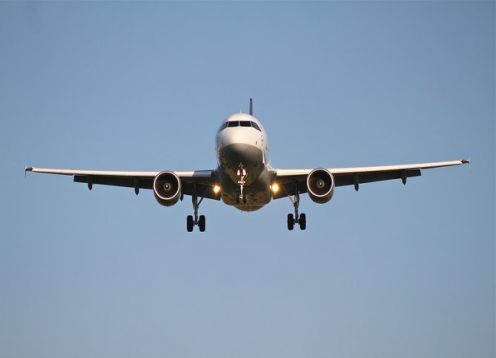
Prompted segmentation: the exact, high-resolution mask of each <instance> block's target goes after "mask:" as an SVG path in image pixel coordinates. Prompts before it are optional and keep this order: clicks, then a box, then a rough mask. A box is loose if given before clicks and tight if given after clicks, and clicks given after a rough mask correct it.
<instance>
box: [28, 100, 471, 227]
mask: <svg viewBox="0 0 496 358" xmlns="http://www.w3.org/2000/svg"><path fill="white" fill-rule="evenodd" d="M215 147H216V152H217V162H218V165H217V168H216V169H209V170H193V171H170V170H165V171H151V172H142V171H100V170H73V169H47V168H36V167H27V168H26V169H25V170H26V171H28V172H35V173H47V174H60V175H70V176H72V177H73V178H74V181H75V182H78V183H86V184H87V185H88V188H89V189H90V190H91V188H92V187H93V185H94V184H102V185H114V186H123V187H129V188H134V192H135V193H136V195H138V193H139V190H140V189H151V190H153V193H154V195H155V198H156V199H157V201H158V202H159V203H160V204H161V205H164V206H172V205H174V204H176V203H177V202H178V201H179V200H183V198H184V195H190V196H191V198H192V202H193V212H194V215H188V216H187V220H186V227H187V230H188V231H189V232H191V231H193V227H194V226H198V228H199V229H200V231H202V232H203V231H205V216H204V215H198V209H199V207H200V204H201V202H202V200H203V199H204V198H207V199H214V200H222V201H223V202H224V203H225V204H227V205H231V206H234V207H235V208H237V209H239V210H243V211H253V210H257V209H260V208H261V207H263V206H264V205H266V204H268V203H269V202H270V201H271V200H272V199H279V198H283V197H289V199H290V200H291V202H292V204H293V207H294V214H292V213H291V214H288V216H287V226H288V230H293V228H294V225H295V224H298V225H299V226H300V229H301V230H305V228H306V225H307V224H306V216H305V214H303V213H299V211H298V209H299V205H300V194H303V193H308V196H309V197H310V199H312V200H313V201H314V202H316V203H318V204H324V203H327V202H328V201H329V200H331V198H332V196H333V194H334V188H335V187H338V186H343V185H354V187H355V190H356V191H358V189H359V186H360V184H363V183H370V182H375V181H382V180H390V179H401V181H402V182H403V184H406V181H407V178H409V177H415V176H420V172H421V170H423V169H430V168H438V167H448V166H454V165H461V164H466V163H468V160H465V159H463V160H454V161H446V162H434V163H421V164H402V165H388V166H373V167H354V168H311V169H276V168H273V167H272V166H271V165H270V162H269V150H268V139H267V133H266V131H265V129H264V127H263V126H262V123H261V122H260V120H259V119H258V118H256V117H255V116H254V115H253V102H252V100H251V99H250V109H249V112H248V113H236V114H233V115H231V116H229V117H228V118H227V119H226V120H224V121H223V122H222V125H221V126H220V128H219V130H218V131H217V136H216V140H215Z"/></svg>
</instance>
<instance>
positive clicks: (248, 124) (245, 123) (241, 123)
mask: <svg viewBox="0 0 496 358" xmlns="http://www.w3.org/2000/svg"><path fill="white" fill-rule="evenodd" d="M228 127H253V128H255V129H256V130H257V131H260V132H261V131H262V130H261V129H260V127H259V126H258V124H256V123H255V122H252V121H228V122H224V123H222V125H221V126H220V128H219V132H220V131H221V130H223V129H224V128H228Z"/></svg>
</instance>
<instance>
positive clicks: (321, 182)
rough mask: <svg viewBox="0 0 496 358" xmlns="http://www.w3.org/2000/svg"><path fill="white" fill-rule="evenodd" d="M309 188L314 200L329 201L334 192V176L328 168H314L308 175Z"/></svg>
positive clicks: (317, 201) (320, 202)
mask: <svg viewBox="0 0 496 358" xmlns="http://www.w3.org/2000/svg"><path fill="white" fill-rule="evenodd" d="M307 190H308V196H310V199H312V200H313V201H314V202H316V203H319V204H324V203H327V202H328V201H329V200H331V198H332V195H333V194H334V177H333V176H332V174H331V173H330V172H329V171H328V170H327V169H314V170H312V171H311V172H310V174H308V176H307Z"/></svg>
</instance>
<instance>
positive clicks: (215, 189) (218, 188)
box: [213, 184, 220, 194]
mask: <svg viewBox="0 0 496 358" xmlns="http://www.w3.org/2000/svg"><path fill="white" fill-rule="evenodd" d="M213 191H214V194H219V193H220V186H219V185H217V184H215V185H214V188H213Z"/></svg>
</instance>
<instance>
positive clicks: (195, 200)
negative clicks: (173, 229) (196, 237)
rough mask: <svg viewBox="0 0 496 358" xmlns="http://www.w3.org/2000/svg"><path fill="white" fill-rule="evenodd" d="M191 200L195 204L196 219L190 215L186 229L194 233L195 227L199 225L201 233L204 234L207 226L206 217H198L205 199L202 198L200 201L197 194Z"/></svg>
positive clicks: (187, 218)
mask: <svg viewBox="0 0 496 358" xmlns="http://www.w3.org/2000/svg"><path fill="white" fill-rule="evenodd" d="M191 198H192V202H193V210H194V217H193V215H188V216H187V217H186V229H187V230H188V232H192V231H193V227H194V226H195V225H198V228H199V229H200V232H204V231H205V225H206V222H205V215H200V216H198V208H199V207H200V204H201V202H202V201H203V198H200V200H198V196H197V195H196V194H193V195H192V196H191Z"/></svg>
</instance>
